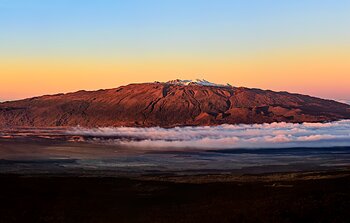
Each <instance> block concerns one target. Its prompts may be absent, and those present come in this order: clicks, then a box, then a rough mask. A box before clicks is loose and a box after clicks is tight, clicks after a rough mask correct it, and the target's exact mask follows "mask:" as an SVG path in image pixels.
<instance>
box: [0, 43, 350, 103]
mask: <svg viewBox="0 0 350 223" xmlns="http://www.w3.org/2000/svg"><path fill="white" fill-rule="evenodd" d="M1 61H2V63H1V64H0V70H1V73H2V74H1V76H0V100H14V99H20V98H27V97H32V96H39V95H43V94H54V93H61V92H63V93H65V92H71V91H77V90H81V89H84V90H96V89H106V88H114V87H118V86H120V85H126V84H129V83H142V82H153V81H167V80H171V79H176V78H179V79H196V78H204V79H207V80H209V81H212V82H216V83H230V84H232V85H233V86H245V87H256V88H262V89H271V90H276V91H281V90H285V91H289V92H297V93H303V94H310V95H313V96H319V97H325V98H332V99H342V98H343V99H348V98H349V95H350V88H349V86H350V49H348V48H342V49H308V50H300V49H299V50H298V49H294V50H293V49H292V50H288V51H276V52H269V53H254V54H249V55H240V56H237V55H222V56H217V57H213V56H203V55H202V56H200V55H199V56H198V57H193V58H186V57H181V56H177V55H174V56H164V57H163V58H161V59H159V58H157V57H155V58H142V57H140V58H132V59H128V58H125V59H120V58H112V57H111V58H109V59H102V58H93V57H90V58H71V59H69V58H21V59H19V58H16V59H11V58H9V59H6V58H3V59H1Z"/></svg>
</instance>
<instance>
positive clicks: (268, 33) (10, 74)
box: [0, 0, 350, 101]
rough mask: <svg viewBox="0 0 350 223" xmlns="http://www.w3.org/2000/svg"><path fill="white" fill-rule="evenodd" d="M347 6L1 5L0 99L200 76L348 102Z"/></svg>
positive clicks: (192, 1)
mask: <svg viewBox="0 0 350 223" xmlns="http://www.w3.org/2000/svg"><path fill="white" fill-rule="evenodd" d="M349 27H350V1H348V0H302V1H298V0H113V1H112V0H94V1H92V0H91V1H89V0H0V100H1V101H4V100H14V99H20V98H25V97H31V96H38V95H42V94H53V93H60V92H69V91H77V90H81V89H85V90H95V89H101V88H113V87H117V86H120V85H125V84H128V83H134V82H152V81H155V80H158V81H167V80H171V79H176V78H180V79H195V78H204V79H207V80H209V81H212V82H217V83H230V84H232V85H234V86H246V87H257V88H263V89H272V90H277V91H279V90H286V91H290V92H299V93H305V94H311V95H314V96H320V97H325V98H332V99H350V28H349Z"/></svg>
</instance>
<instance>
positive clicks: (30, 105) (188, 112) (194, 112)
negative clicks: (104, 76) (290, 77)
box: [0, 83, 350, 127]
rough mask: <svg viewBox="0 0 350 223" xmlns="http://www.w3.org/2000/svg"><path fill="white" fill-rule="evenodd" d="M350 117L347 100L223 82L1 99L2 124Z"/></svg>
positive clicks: (167, 124) (129, 123) (143, 123)
mask: <svg viewBox="0 0 350 223" xmlns="http://www.w3.org/2000/svg"><path fill="white" fill-rule="evenodd" d="M348 118H350V106H349V105H347V104H343V103H339V102H335V101H331V100H323V99H319V98H314V97H310V96H306V95H300V94H290V93H287V92H273V91H265V90H259V89H249V88H236V87H231V86H225V85H220V86H207V85H197V84H189V85H180V84H176V83H146V84H130V85H128V86H122V87H119V88H116V89H109V90H99V91H78V92H75V93H68V94H58V95H49V96H42V97H35V98H30V99H25V100H20V101H12V102H4V103H0V127H24V126H33V127H51V126H77V125H80V126H85V127H97V126H140V127H149V126H161V127H173V126H184V125H219V124H225V123H226V124H239V123H246V124H253V123H271V122H319V121H333V120H339V119H348Z"/></svg>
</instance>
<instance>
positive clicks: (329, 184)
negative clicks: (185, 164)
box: [0, 171, 350, 223]
mask: <svg viewBox="0 0 350 223" xmlns="http://www.w3.org/2000/svg"><path fill="white" fill-rule="evenodd" d="M349 174H350V171H337V172H328V173H327V172H319V173H317V172H313V173H299V174H297V173H294V174H293V173H288V174H270V175H243V176H234V175H212V176H210V175H207V176H205V175H202V176H173V177H171V176H168V177H166V176H162V177H160V176H149V177H141V178H134V179H127V178H106V177H104V178H103V177H77V176H69V175H65V176H61V177H59V176H57V175H56V176H55V177H53V176H47V175H46V176H45V175H37V176H28V175H27V176H22V177H21V176H19V175H1V177H0V180H1V184H0V190H1V194H0V200H1V203H0V222H101V223H108V222H347V221H348V219H350V212H349V209H350V190H349V188H350V176H349Z"/></svg>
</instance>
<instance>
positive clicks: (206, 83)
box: [165, 79, 231, 87]
mask: <svg viewBox="0 0 350 223" xmlns="http://www.w3.org/2000/svg"><path fill="white" fill-rule="evenodd" d="M165 83H166V84H174V85H201V86H214V87H228V86H231V85H229V84H226V85H224V84H215V83H212V82H209V81H207V80H204V79H195V80H180V79H176V80H171V81H168V82H165Z"/></svg>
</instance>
